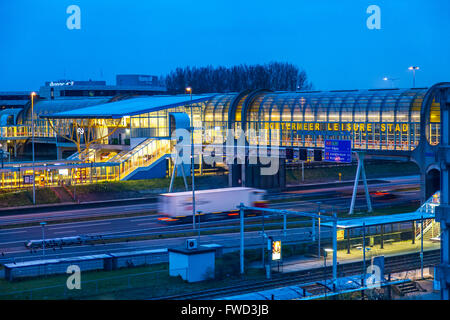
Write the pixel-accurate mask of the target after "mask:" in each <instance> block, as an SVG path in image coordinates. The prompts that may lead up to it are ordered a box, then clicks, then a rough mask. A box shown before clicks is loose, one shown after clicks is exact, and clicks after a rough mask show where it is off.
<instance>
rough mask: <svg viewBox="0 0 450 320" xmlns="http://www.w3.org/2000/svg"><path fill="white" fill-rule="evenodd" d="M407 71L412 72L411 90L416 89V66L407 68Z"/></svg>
mask: <svg viewBox="0 0 450 320" xmlns="http://www.w3.org/2000/svg"><path fill="white" fill-rule="evenodd" d="M408 70H412V72H413V88H415V87H416V70H419V67H418V66H411V67H409V68H408Z"/></svg>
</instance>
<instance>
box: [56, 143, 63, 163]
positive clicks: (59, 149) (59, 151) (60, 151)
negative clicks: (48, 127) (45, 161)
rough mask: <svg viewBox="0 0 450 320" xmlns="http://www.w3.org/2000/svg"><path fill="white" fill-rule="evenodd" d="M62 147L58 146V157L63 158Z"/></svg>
mask: <svg viewBox="0 0 450 320" xmlns="http://www.w3.org/2000/svg"><path fill="white" fill-rule="evenodd" d="M62 158H63V157H62V147H58V146H56V159H57V160H62Z"/></svg>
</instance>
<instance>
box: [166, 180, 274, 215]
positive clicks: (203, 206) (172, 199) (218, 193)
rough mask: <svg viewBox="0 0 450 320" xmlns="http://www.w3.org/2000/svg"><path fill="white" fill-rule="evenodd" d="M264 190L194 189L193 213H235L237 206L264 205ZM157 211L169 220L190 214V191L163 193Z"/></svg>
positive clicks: (265, 202)
mask: <svg viewBox="0 0 450 320" xmlns="http://www.w3.org/2000/svg"><path fill="white" fill-rule="evenodd" d="M265 194H266V191H264V190H260V189H254V188H245V187H237V188H220V189H209V190H198V191H195V211H196V212H195V214H198V213H200V214H222V213H226V214H233V213H234V214H236V213H237V212H238V211H239V210H238V208H237V207H238V206H239V204H240V203H243V204H244V205H245V206H251V207H266V206H267V201H265V200H264V196H265ZM158 212H159V213H160V214H163V215H164V216H166V217H168V219H169V220H171V221H173V220H178V219H181V218H185V217H189V216H192V191H185V192H173V193H163V194H161V195H160V198H159V204H158Z"/></svg>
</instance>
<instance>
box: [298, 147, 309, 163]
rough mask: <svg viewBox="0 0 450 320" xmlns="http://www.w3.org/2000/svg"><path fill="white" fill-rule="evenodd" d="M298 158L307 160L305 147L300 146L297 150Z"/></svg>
mask: <svg viewBox="0 0 450 320" xmlns="http://www.w3.org/2000/svg"><path fill="white" fill-rule="evenodd" d="M298 158H299V159H300V160H301V161H308V150H307V149H302V148H300V149H299V150H298Z"/></svg>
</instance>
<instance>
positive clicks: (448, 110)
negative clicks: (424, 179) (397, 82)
mask: <svg viewBox="0 0 450 320" xmlns="http://www.w3.org/2000/svg"><path fill="white" fill-rule="evenodd" d="M439 100H440V105H441V141H440V145H439V147H438V157H437V158H438V160H439V165H440V168H441V201H440V202H441V204H440V206H438V207H436V221H439V222H440V223H441V230H442V234H441V264H440V265H439V266H438V267H437V273H436V275H435V277H436V280H438V281H439V282H440V285H441V299H443V300H450V89H443V90H441V92H440V99H439Z"/></svg>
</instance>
